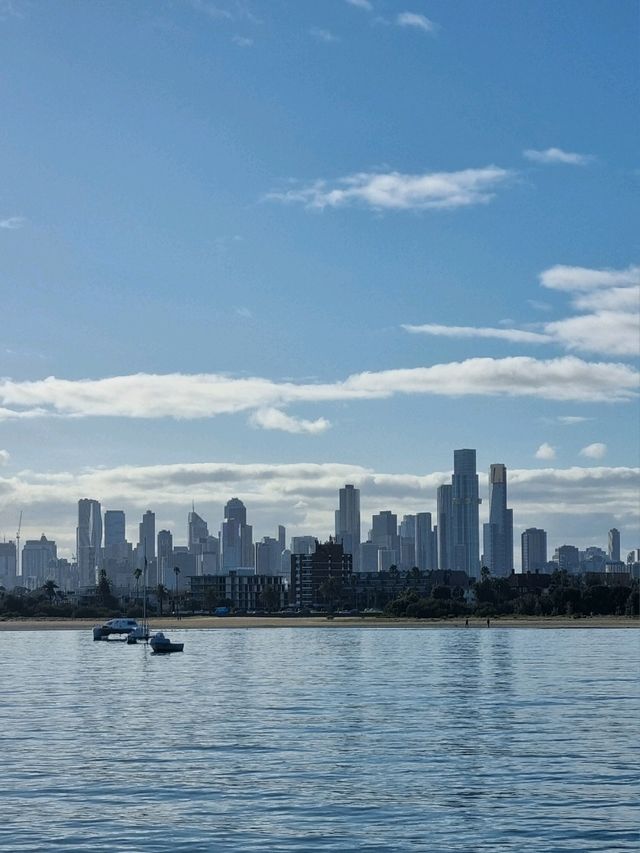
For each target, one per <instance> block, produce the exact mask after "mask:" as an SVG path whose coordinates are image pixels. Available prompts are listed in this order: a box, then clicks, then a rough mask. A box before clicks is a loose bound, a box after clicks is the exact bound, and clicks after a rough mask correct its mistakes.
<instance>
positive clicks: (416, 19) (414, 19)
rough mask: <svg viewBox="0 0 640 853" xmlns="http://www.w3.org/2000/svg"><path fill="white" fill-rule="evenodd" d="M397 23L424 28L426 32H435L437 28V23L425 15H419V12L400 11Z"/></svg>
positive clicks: (419, 28) (400, 25)
mask: <svg viewBox="0 0 640 853" xmlns="http://www.w3.org/2000/svg"><path fill="white" fill-rule="evenodd" d="M396 23H397V25H398V26H399V27H414V28H416V29H418V30H422V31H423V32H425V33H433V32H435V30H436V25H435V24H434V23H433V21H430V20H429V18H426V17H425V16H424V15H419V14H418V13H417V12H400V14H399V15H398V17H397V18H396Z"/></svg>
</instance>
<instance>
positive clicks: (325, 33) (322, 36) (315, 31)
mask: <svg viewBox="0 0 640 853" xmlns="http://www.w3.org/2000/svg"><path fill="white" fill-rule="evenodd" d="M309 35H310V36H313V38H314V39H317V40H318V41H323V42H326V43H327V44H329V43H330V42H335V41H340V39H339V38H338V36H337V35H335V34H334V33H332V32H331V30H322V29H320V28H319V27H312V28H311V29H310V30H309Z"/></svg>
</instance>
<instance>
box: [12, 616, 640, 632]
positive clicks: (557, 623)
mask: <svg viewBox="0 0 640 853" xmlns="http://www.w3.org/2000/svg"><path fill="white" fill-rule="evenodd" d="M99 623H100V620H99V619H64V618H61V619H51V618H48V617H43V618H42V619H6V620H1V619H0V631H88V630H90V629H91V628H92V627H93V626H94V625H96V624H99ZM463 627H464V619H453V618H452V619H391V618H388V619H387V618H384V617H358V616H336V617H335V618H333V619H328V618H327V617H325V616H307V617H300V618H293V617H288V616H285V617H279V616H227V617H216V616H184V617H182V618H181V619H175V617H172V616H166V617H163V618H159V617H158V618H154V619H152V620H151V628H152V630H154V631H155V630H160V629H162V630H165V629H166V630H168V629H173V628H175V629H180V630H181V631H182V630H185V629H189V628H212V629H214V630H215V629H221V628H328V629H331V628H380V629H384V628H418V629H429V628H463ZM472 628H473V629H482V630H485V631H486V630H487V620H486V619H476V618H473V617H470V618H469V629H472ZM491 628H640V619H638V617H635V618H633V617H628V616H590V617H584V618H582V619H573V618H571V617H567V616H552V617H548V618H542V617H527V616H521V617H518V618H513V617H504V618H500V619H498V618H493V619H491Z"/></svg>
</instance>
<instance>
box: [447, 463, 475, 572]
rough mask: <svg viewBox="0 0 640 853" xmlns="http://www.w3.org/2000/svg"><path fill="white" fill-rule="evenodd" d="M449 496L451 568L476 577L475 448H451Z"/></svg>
mask: <svg viewBox="0 0 640 853" xmlns="http://www.w3.org/2000/svg"><path fill="white" fill-rule="evenodd" d="M451 496H452V522H453V525H452V528H453V529H452V539H453V549H452V552H453V553H452V558H453V564H452V566H450V568H453V569H456V570H459V571H463V572H466V573H467V574H468V575H469V576H470V577H472V578H477V577H478V575H479V571H480V531H479V524H480V518H479V511H478V506H479V504H480V498H479V496H478V474H477V473H476V452H475V450H454V451H453V477H452V479H451Z"/></svg>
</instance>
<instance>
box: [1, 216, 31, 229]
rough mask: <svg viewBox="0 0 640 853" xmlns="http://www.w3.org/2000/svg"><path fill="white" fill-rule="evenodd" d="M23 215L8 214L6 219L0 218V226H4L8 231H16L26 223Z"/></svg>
mask: <svg viewBox="0 0 640 853" xmlns="http://www.w3.org/2000/svg"><path fill="white" fill-rule="evenodd" d="M26 221H27V220H26V219H25V218H24V216H8V217H7V218H6V219H0V228H6V229H7V230H9V231H17V229H18V228H22V227H23V226H24V224H25V223H26Z"/></svg>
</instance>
